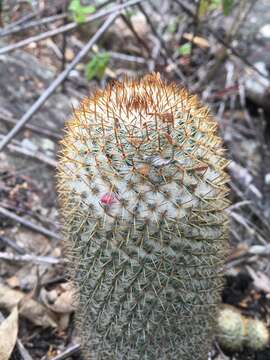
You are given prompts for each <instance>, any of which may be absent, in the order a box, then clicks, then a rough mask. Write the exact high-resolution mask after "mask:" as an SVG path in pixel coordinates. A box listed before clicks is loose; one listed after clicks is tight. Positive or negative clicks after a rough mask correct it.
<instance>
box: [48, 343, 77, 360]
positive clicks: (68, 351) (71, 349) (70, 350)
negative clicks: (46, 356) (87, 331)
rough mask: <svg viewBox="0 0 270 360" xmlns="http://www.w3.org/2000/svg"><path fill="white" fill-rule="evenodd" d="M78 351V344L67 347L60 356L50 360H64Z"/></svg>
mask: <svg viewBox="0 0 270 360" xmlns="http://www.w3.org/2000/svg"><path fill="white" fill-rule="evenodd" d="M79 350H80V344H75V345H71V346H69V347H68V348H67V349H66V350H65V351H63V352H62V353H61V354H59V355H56V356H55V357H53V358H52V359H51V360H64V359H66V358H68V357H70V356H71V355H74V354H77V353H78V352H79Z"/></svg>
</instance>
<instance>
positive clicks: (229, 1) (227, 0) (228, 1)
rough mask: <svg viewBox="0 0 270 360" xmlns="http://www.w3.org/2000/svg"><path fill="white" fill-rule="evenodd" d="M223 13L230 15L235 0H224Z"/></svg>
mask: <svg viewBox="0 0 270 360" xmlns="http://www.w3.org/2000/svg"><path fill="white" fill-rule="evenodd" d="M222 7H223V14H224V15H225V16H228V15H230V12H231V11H232V7H233V0H222Z"/></svg>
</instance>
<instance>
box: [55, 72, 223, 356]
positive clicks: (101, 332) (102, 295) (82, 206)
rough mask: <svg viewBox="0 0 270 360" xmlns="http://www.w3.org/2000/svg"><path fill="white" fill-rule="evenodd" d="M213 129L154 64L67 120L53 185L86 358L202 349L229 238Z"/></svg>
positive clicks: (201, 352)
mask: <svg viewBox="0 0 270 360" xmlns="http://www.w3.org/2000/svg"><path fill="white" fill-rule="evenodd" d="M216 128H217V124H216V122H215V121H214V119H213V118H212V116H211V115H210V114H209V110H208V109H207V108H206V107H203V106H201V105H200V103H199V102H198V101H197V98H196V97H194V96H190V95H189V94H188V92H187V91H186V90H185V89H182V88H179V87H178V86H176V85H175V84H167V83H165V82H163V81H161V79H160V77H159V75H156V74H153V75H148V76H145V77H144V78H142V79H141V80H128V79H126V80H124V81H123V82H119V83H114V84H111V85H108V86H107V88H106V89H105V90H103V91H97V92H96V93H95V94H94V95H93V96H92V97H90V98H88V99H86V100H84V101H83V102H82V103H81V106H80V108H79V109H77V110H76V111H75V112H74V115H73V117H72V119H71V120H70V121H68V122H67V125H66V135H65V137H64V140H63V141H62V145H63V149H62V153H61V155H60V165H59V173H58V179H59V181H58V188H59V194H60V204H61V209H62V214H63V218H64V228H65V237H66V239H67V240H66V243H67V253H68V255H69V258H70V268H71V271H70V276H71V278H72V280H73V282H74V283H75V285H76V286H77V289H78V300H79V304H80V305H79V309H78V311H77V319H78V326H79V329H80V334H81V337H82V341H83V348H84V352H85V355H86V359H90V358H92V359H115V360H119V359H130V360H135V359H138V360H141V359H147V360H148V359H149V360H150V359H153V360H154V359H160V360H165V359H166V360H167V359H172V360H173V359H181V360H194V359H196V360H206V359H207V353H208V351H209V350H210V349H211V342H212V337H213V332H214V330H215V318H216V314H217V304H218V303H219V294H220V288H221V287H222V274H221V268H222V265H223V263H224V258H225V253H226V248H227V226H226V223H227V216H226V213H225V211H224V210H225V208H226V207H227V205H228V201H227V199H226V194H227V191H228V190H227V187H226V183H227V181H228V177H227V175H226V173H225V171H224V169H225V167H226V165H227V161H226V159H225V158H224V150H223V149H222V145H221V140H220V138H219V137H218V136H217V134H216Z"/></svg>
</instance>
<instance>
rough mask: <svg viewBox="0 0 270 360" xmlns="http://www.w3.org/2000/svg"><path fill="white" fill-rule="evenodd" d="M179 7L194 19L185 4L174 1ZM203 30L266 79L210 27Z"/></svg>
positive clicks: (265, 76)
mask: <svg viewBox="0 0 270 360" xmlns="http://www.w3.org/2000/svg"><path fill="white" fill-rule="evenodd" d="M174 1H175V2H176V3H177V4H178V5H179V6H180V7H181V9H182V10H183V11H184V12H185V13H186V14H187V15H189V16H191V17H193V18H194V17H195V14H194V13H193V11H192V10H191V9H190V8H189V7H187V6H186V4H184V3H182V2H181V0H174ZM205 29H207V30H208V31H209V32H210V33H211V34H212V35H213V37H214V38H215V39H216V40H217V41H218V42H219V43H220V44H221V45H223V46H224V47H225V48H226V49H229V50H230V51H231V52H232V54H233V55H234V56H236V57H238V58H239V59H240V60H241V61H242V62H243V63H244V64H245V65H247V66H248V67H249V68H251V69H252V70H254V71H255V72H256V73H258V74H259V75H261V76H262V77H264V78H266V79H268V76H267V75H265V74H264V73H263V72H261V71H260V70H259V69H257V68H256V66H254V65H253V64H252V63H251V62H250V61H248V60H247V58H246V57H245V56H243V55H241V54H240V53H239V52H238V50H236V49H235V48H234V47H233V46H231V45H230V44H228V42H226V41H225V40H224V39H223V38H222V37H220V36H219V35H218V34H217V31H216V30H213V29H212V28H211V27H210V26H208V25H205Z"/></svg>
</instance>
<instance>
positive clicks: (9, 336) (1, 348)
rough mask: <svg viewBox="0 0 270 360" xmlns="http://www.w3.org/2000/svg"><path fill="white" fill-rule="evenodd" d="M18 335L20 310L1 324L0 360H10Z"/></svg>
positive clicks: (15, 310) (14, 310) (13, 311)
mask: <svg viewBox="0 0 270 360" xmlns="http://www.w3.org/2000/svg"><path fill="white" fill-rule="evenodd" d="M17 335H18V308H17V306H16V307H14V309H13V310H12V312H11V313H10V315H9V316H8V317H7V318H6V319H5V320H4V321H3V322H2V323H1V324H0V360H8V359H9V358H10V355H11V353H12V351H13V348H14V346H15V344H16V340H17Z"/></svg>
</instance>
